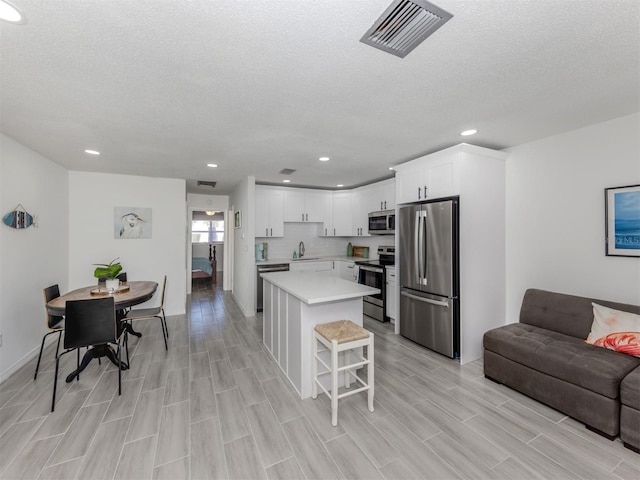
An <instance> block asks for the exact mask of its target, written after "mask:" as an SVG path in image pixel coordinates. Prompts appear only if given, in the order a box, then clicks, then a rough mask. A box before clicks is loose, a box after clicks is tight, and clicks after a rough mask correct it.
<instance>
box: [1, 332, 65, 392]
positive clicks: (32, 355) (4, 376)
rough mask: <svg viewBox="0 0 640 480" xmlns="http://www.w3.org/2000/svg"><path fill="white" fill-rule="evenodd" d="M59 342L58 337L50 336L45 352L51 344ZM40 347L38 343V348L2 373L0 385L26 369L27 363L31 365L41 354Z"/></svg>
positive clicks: (45, 343)
mask: <svg viewBox="0 0 640 480" xmlns="http://www.w3.org/2000/svg"><path fill="white" fill-rule="evenodd" d="M40 341H41V342H42V340H40ZM57 341H58V336H57V335H49V336H48V337H47V339H46V340H45V342H44V348H45V350H46V348H47V347H48V346H49V345H51V343H53V342H57ZM40 345H41V343H38V346H37V347H35V348H34V349H33V350H30V351H28V352H27V353H26V354H25V355H24V356H23V357H22V358H20V359H19V360H18V361H17V362H15V363H14V364H13V365H10V366H9V367H8V368H6V369H5V370H3V371H2V372H0V383H2V382H4V381H5V380H7V379H8V378H9V377H10V376H11V375H13V374H14V373H16V372H17V371H18V370H20V369H21V368H22V367H24V366H25V365H26V364H27V363H29V362H30V361H31V360H33V359H34V358H36V357H37V356H38V353H40ZM34 373H35V370H34Z"/></svg>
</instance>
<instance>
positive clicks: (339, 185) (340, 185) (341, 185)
mask: <svg viewBox="0 0 640 480" xmlns="http://www.w3.org/2000/svg"><path fill="white" fill-rule="evenodd" d="M336 187H344V185H343V184H341V183H339V184H338V185H336Z"/></svg>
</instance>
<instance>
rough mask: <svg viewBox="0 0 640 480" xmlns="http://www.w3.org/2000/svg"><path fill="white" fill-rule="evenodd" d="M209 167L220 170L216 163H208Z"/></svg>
mask: <svg viewBox="0 0 640 480" xmlns="http://www.w3.org/2000/svg"><path fill="white" fill-rule="evenodd" d="M207 167H209V168H218V165H217V164H215V163H207Z"/></svg>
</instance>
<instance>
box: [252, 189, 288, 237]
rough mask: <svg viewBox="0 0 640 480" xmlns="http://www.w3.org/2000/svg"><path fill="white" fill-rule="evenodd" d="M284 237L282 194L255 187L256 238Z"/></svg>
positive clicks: (278, 190) (279, 190)
mask: <svg viewBox="0 0 640 480" xmlns="http://www.w3.org/2000/svg"><path fill="white" fill-rule="evenodd" d="M282 236H284V192H283V191H282V189H279V188H272V187H264V186H260V185H256V237H282Z"/></svg>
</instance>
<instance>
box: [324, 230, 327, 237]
mask: <svg viewBox="0 0 640 480" xmlns="http://www.w3.org/2000/svg"><path fill="white" fill-rule="evenodd" d="M324 236H325V237H326V236H327V229H326V228H325V229H324Z"/></svg>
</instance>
